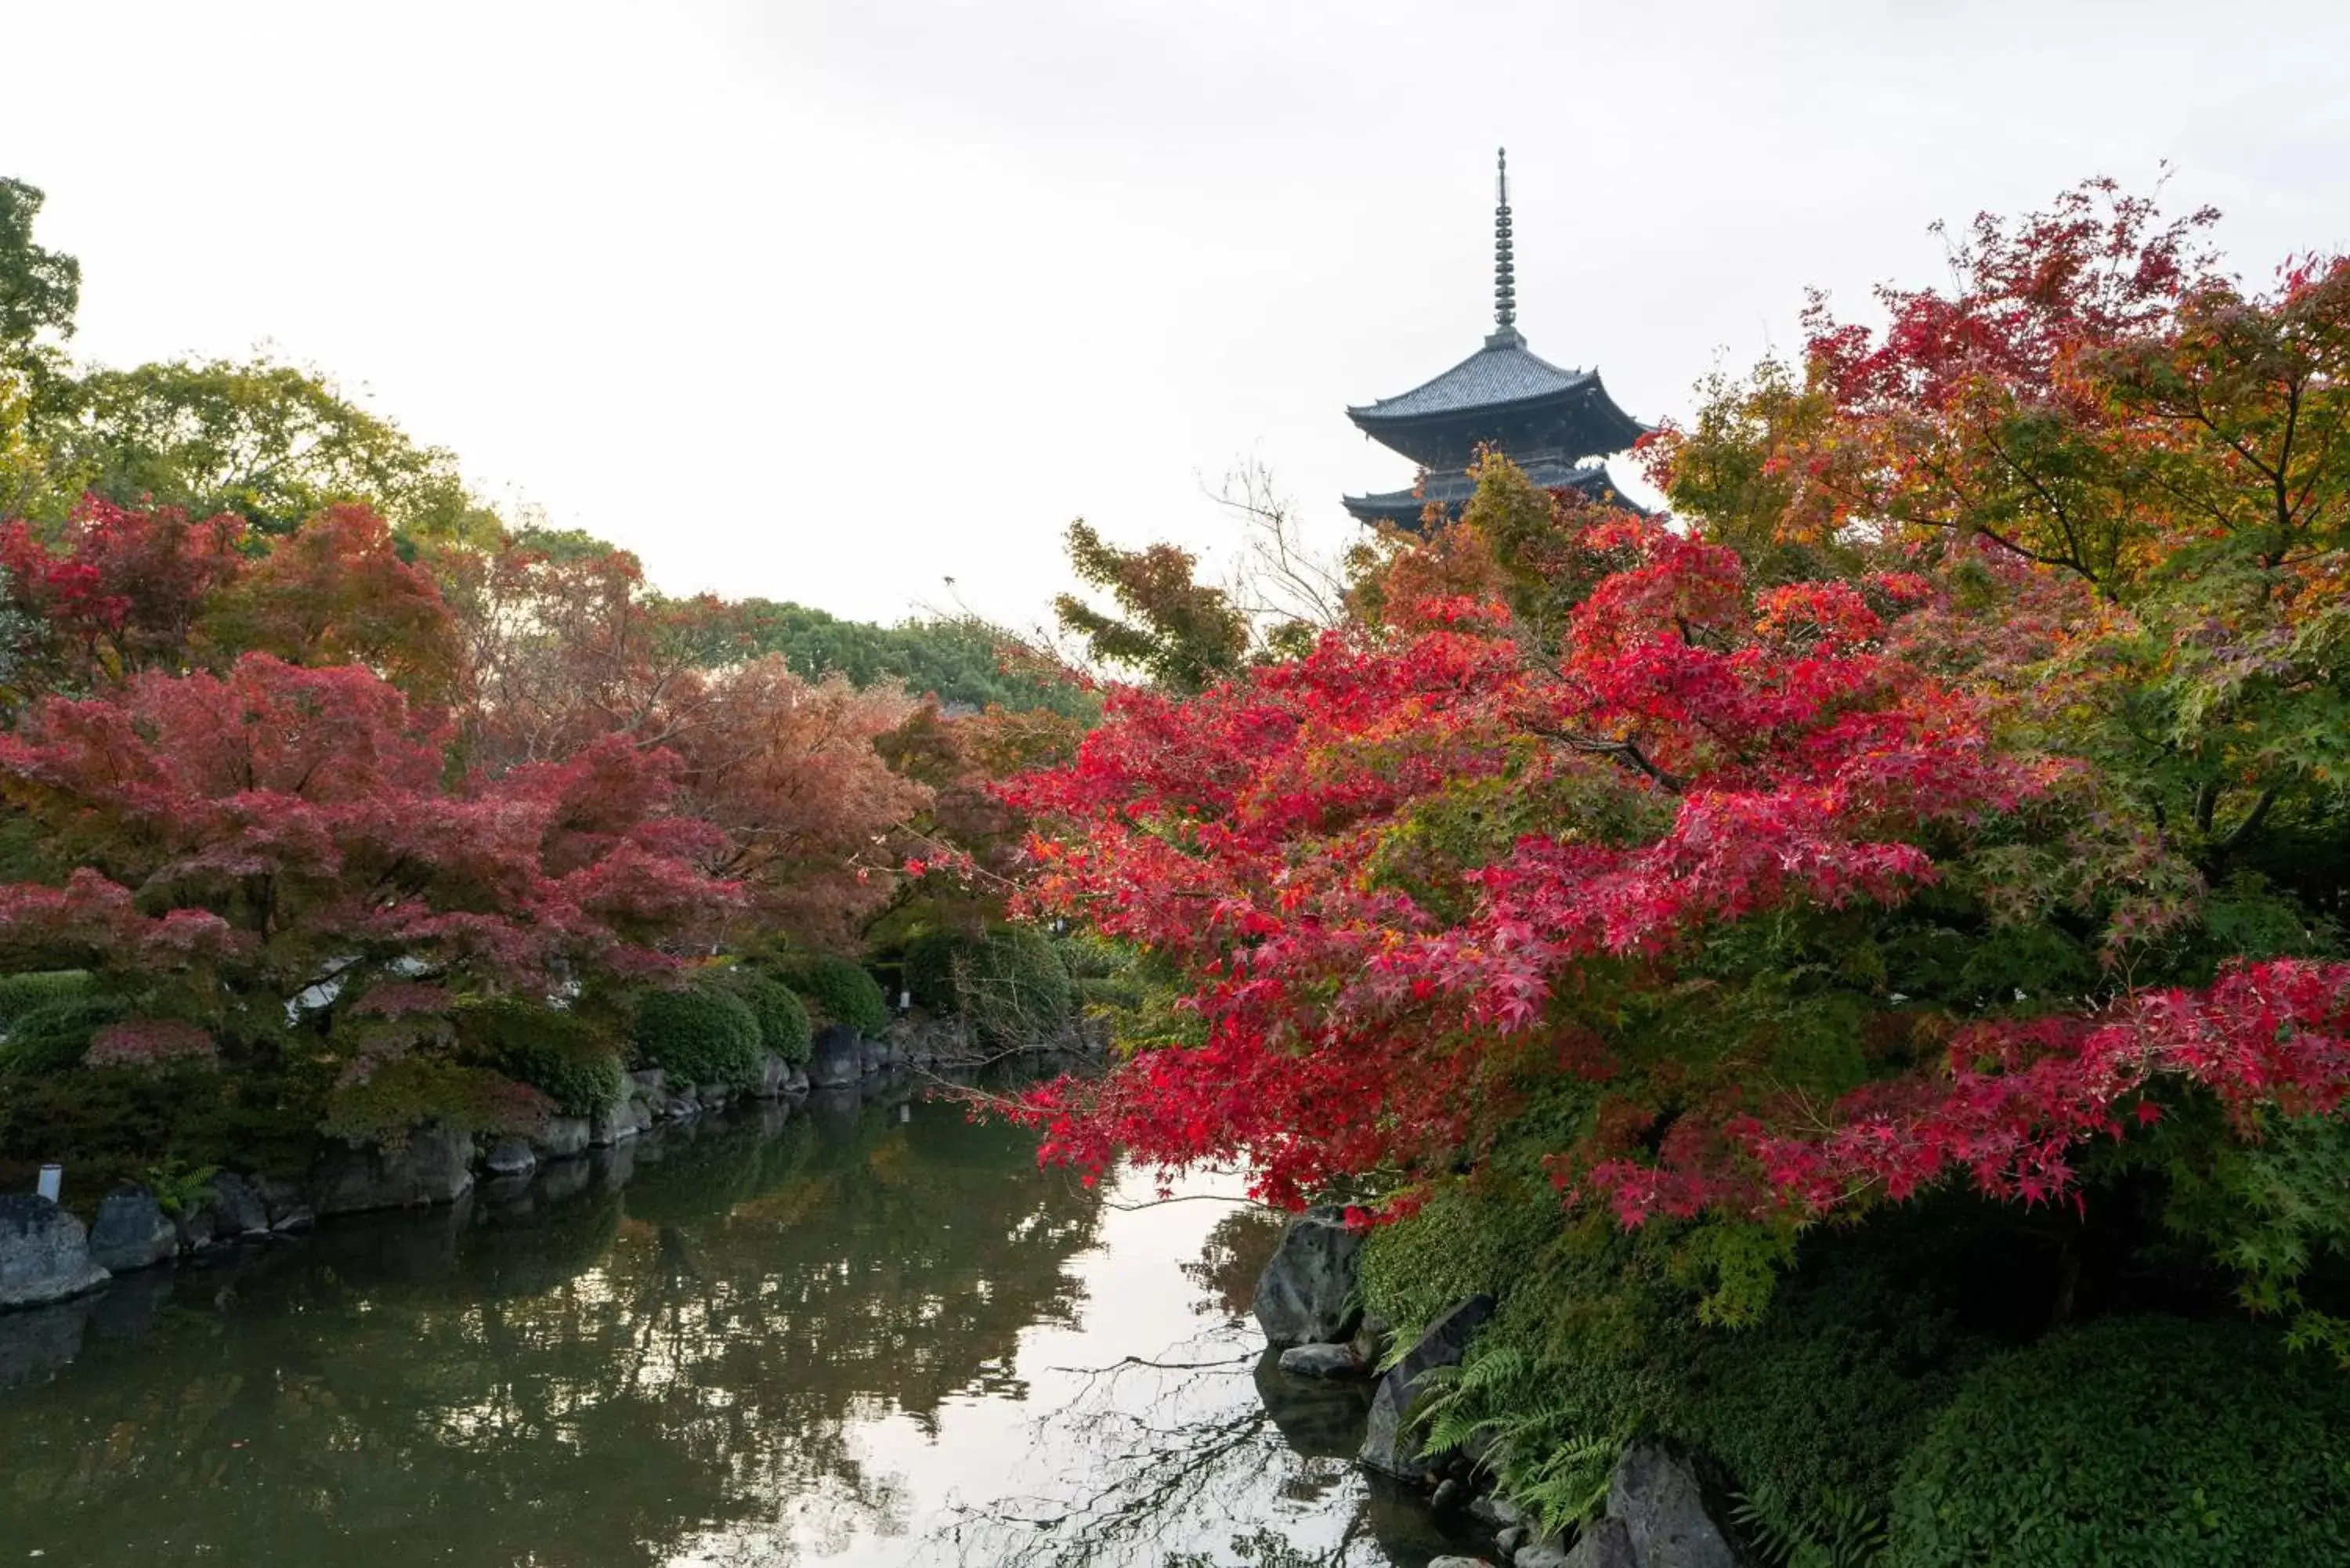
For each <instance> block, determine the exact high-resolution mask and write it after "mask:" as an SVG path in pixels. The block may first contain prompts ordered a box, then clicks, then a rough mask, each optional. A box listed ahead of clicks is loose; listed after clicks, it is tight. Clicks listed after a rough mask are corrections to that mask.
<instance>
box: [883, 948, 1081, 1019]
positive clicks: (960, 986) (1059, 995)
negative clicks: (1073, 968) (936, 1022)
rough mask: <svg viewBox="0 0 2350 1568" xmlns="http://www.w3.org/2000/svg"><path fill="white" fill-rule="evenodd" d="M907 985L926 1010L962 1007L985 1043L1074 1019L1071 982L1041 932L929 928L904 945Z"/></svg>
mask: <svg viewBox="0 0 2350 1568" xmlns="http://www.w3.org/2000/svg"><path fill="white" fill-rule="evenodd" d="M906 988H907V990H908V991H909V992H911V993H912V994H913V997H914V1000H915V1001H917V1002H920V1003H921V1004H922V1005H923V1006H924V1007H926V1008H929V1009H930V1010H931V1012H961V1013H962V1014H963V1015H964V1016H965V1017H966V1018H968V1019H969V1020H970V1022H971V1025H972V1033H975V1034H977V1035H978V1036H979V1037H980V1038H981V1039H982V1040H984V1041H986V1042H988V1043H989V1044H998V1045H1016V1044H1028V1043H1030V1042H1033V1041H1035V1040H1036V1039H1038V1038H1040V1037H1042V1036H1045V1035H1048V1034H1051V1033H1055V1031H1057V1030H1060V1029H1062V1028H1064V1027H1066V1025H1067V1024H1068V1022H1069V1021H1070V1020H1071V1019H1072V1018H1074V1017H1076V1012H1077V986H1076V982H1075V981H1072V980H1071V979H1070V978H1069V970H1068V966H1067V965H1066V963H1064V962H1063V961H1062V960H1061V955H1060V953H1059V951H1058V950H1055V947H1054V946H1053V944H1052V942H1050V941H1049V940H1046V939H1045V935H1044V933H1043V932H1041V931H1038V930H1036V929H1033V928H1031V927H1028V926H996V927H993V928H991V929H988V930H986V931H983V932H982V933H981V934H980V935H978V936H976V937H962V936H954V935H951V934H948V933H946V932H930V933H926V934H925V935H922V936H920V937H917V938H915V939H914V940H912V941H911V942H910V943H908V944H907V947H906Z"/></svg>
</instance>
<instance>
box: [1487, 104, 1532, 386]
mask: <svg viewBox="0 0 2350 1568" xmlns="http://www.w3.org/2000/svg"><path fill="white" fill-rule="evenodd" d="M1494 162H1495V167H1496V174H1495V178H1494V191H1495V198H1496V199H1495V202H1494V206H1493V337H1492V339H1491V341H1494V342H1497V343H1510V342H1517V343H1523V341H1525V340H1524V339H1523V338H1522V337H1519V336H1518V325H1517V323H1518V286H1517V269H1516V267H1515V266H1514V265H1513V263H1512V260H1511V246H1510V150H1509V149H1508V148H1506V147H1504V148H1501V149H1499V150H1498V151H1496V152H1495V153H1494Z"/></svg>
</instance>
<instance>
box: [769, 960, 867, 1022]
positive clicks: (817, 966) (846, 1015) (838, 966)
mask: <svg viewBox="0 0 2350 1568" xmlns="http://www.w3.org/2000/svg"><path fill="white" fill-rule="evenodd" d="M784 983H785V984H786V985H788V986H790V987H791V988H792V989H793V990H794V991H795V992H799V994H800V998H801V1000H802V1001H804V1002H806V1003H807V1006H808V1012H809V1013H810V1014H811V1016H812V1018H813V1019H814V1021H815V1022H816V1023H846V1024H847V1025H848V1026H849V1027H850V1028H851V1029H854V1030H856V1031H857V1032H858V1033H859V1034H879V1033H881V1031H883V1030H884V1029H887V1028H888V1027H889V999H888V998H886V997H884V996H883V995H882V994H881V986H880V983H879V981H876V980H875V979H874V978H873V977H872V976H871V975H869V974H868V973H866V972H865V967H864V965H862V964H858V963H853V962H851V961H848V960H847V959H844V958H827V957H821V956H819V957H814V958H804V959H801V960H799V961H797V962H795V963H794V964H793V965H792V966H791V967H790V968H789V969H788V970H786V971H785V973H784Z"/></svg>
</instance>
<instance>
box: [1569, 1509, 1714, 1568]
mask: <svg viewBox="0 0 2350 1568" xmlns="http://www.w3.org/2000/svg"><path fill="white" fill-rule="evenodd" d="M1559 1562H1560V1563H1562V1564H1564V1565H1565V1568H1680V1564H1681V1563H1682V1562H1683V1559H1681V1558H1679V1557H1643V1556H1640V1555H1639V1554H1638V1552H1634V1550H1633V1549H1632V1532H1631V1531H1630V1530H1629V1529H1628V1528H1627V1526H1626V1525H1625V1523H1624V1521H1622V1520H1620V1519H1595V1520H1593V1521H1591V1522H1590V1523H1589V1524H1586V1525H1585V1526H1584V1527H1583V1533H1582V1534H1581V1535H1578V1536H1576V1537H1575V1550H1574V1551H1572V1552H1567V1553H1566V1554H1565V1556H1563V1557H1561V1558H1560V1559H1559Z"/></svg>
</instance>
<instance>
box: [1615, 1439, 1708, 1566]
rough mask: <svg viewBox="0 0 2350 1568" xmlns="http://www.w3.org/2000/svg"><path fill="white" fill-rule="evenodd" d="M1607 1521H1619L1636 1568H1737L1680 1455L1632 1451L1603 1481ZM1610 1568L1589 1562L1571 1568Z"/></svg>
mask: <svg viewBox="0 0 2350 1568" xmlns="http://www.w3.org/2000/svg"><path fill="white" fill-rule="evenodd" d="M1607 1517H1608V1518H1609V1519H1610V1520H1619V1521H1622V1522H1623V1525H1624V1533H1625V1537H1626V1539H1627V1542H1629V1543H1630V1552H1629V1555H1628V1558H1627V1559H1626V1561H1627V1562H1628V1563H1637V1564H1638V1568H1742V1563H1743V1562H1744V1559H1743V1558H1742V1557H1741V1556H1740V1555H1739V1552H1738V1550H1737V1548H1736V1547H1734V1546H1732V1545H1731V1540H1732V1537H1731V1532H1730V1528H1729V1525H1728V1522H1727V1519H1726V1515H1725V1514H1724V1512H1723V1511H1721V1505H1720V1503H1719V1501H1717V1499H1716V1498H1715V1496H1714V1494H1713V1493H1712V1491H1711V1489H1709V1488H1708V1487H1707V1486H1706V1484H1705V1482H1704V1480H1703V1479H1702V1478H1700V1476H1699V1474H1698V1470H1697V1466H1696V1465H1695V1464H1694V1463H1692V1462H1691V1461H1690V1459H1689V1458H1688V1457H1687V1456H1685V1455H1682V1454H1678V1453H1675V1452H1673V1451H1672V1450H1671V1449H1666V1448H1664V1447H1662V1446H1661V1445H1659V1444H1656V1443H1640V1444H1637V1445H1635V1446H1634V1447H1633V1448H1632V1449H1630V1450H1629V1451H1627V1453H1626V1454H1625V1455H1624V1457H1623V1458H1622V1459H1618V1460H1617V1462H1616V1473H1615V1474H1613V1475H1612V1476H1610V1477H1608V1478H1607ZM1603 1563H1605V1564H1607V1568H1614V1560H1612V1559H1607V1558H1594V1559H1592V1560H1591V1562H1590V1563H1588V1564H1586V1563H1581V1562H1577V1563H1576V1565H1575V1568H1599V1565H1600V1564H1603Z"/></svg>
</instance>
